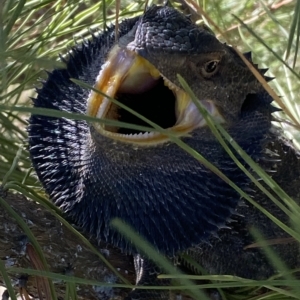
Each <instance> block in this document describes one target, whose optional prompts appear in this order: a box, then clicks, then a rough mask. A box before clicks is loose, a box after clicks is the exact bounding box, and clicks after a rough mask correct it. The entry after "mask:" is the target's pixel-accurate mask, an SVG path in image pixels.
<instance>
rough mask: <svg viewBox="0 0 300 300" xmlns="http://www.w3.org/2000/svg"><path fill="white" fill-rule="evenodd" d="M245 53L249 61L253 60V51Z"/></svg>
mask: <svg viewBox="0 0 300 300" xmlns="http://www.w3.org/2000/svg"><path fill="white" fill-rule="evenodd" d="M243 54H244V56H245V57H246V58H247V59H248V60H249V61H252V53H251V51H249V52H245V53H243Z"/></svg>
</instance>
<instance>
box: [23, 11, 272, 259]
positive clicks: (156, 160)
mask: <svg viewBox="0 0 300 300" xmlns="http://www.w3.org/2000/svg"><path fill="white" fill-rule="evenodd" d="M115 40H116V39H115V34H114V28H113V27H111V28H109V29H107V30H106V32H104V33H102V34H100V35H99V36H94V37H93V39H92V40H90V41H86V42H84V43H83V44H82V45H80V46H77V47H75V48H74V49H73V51H72V53H70V55H69V58H68V60H66V68H65V69H60V70H54V71H53V72H52V73H50V75H49V78H48V79H47V81H46V82H45V83H44V84H43V87H42V88H41V89H39V90H38V91H37V92H38V95H37V97H36V99H34V106H35V107H45V108H48V109H54V110H57V111H64V112H70V113H80V114H88V115H89V116H93V117H97V118H102V119H113V120H118V121H122V122H128V123H134V124H138V125H146V126H147V125H148V124H147V123H143V122H142V121H141V120H140V119H139V118H137V117H135V116H133V115H132V114H130V113H128V112H127V111H126V110H124V109H123V108H121V107H119V106H118V105H116V104H114V103H113V102H112V101H110V99H109V97H113V98H116V99H117V100H118V101H119V102H121V103H122V104H125V105H127V106H128V107H130V108H131V109H133V110H134V111H137V112H139V113H140V114H142V115H144V116H145V117H147V118H148V119H150V120H151V121H152V122H154V123H157V124H158V125H159V126H161V127H163V128H166V129H169V130H173V131H175V132H177V133H178V135H179V136H181V137H182V140H183V141H184V142H185V143H187V144H188V145H189V146H190V147H192V148H194V149H195V151H198V152H199V153H201V155H203V156H204V157H205V158H206V159H207V160H209V161H210V162H211V163H212V164H214V165H215V166H216V167H217V168H219V169H220V170H221V171H222V172H223V173H224V174H225V175H226V176H227V177H229V178H230V179H231V180H233V181H234V182H235V183H236V184H237V185H238V186H240V187H241V188H243V187H246V186H247V185H248V184H249V179H248V178H247V177H246V176H245V174H244V173H243V172H242V171H241V170H240V169H239V168H237V166H236V165H235V163H234V162H233V161H232V160H231V158H230V157H228V156H227V155H226V153H225V151H224V149H223V148H222V146H220V144H219V143H218V142H217V141H216V139H215V137H214V135H213V134H212V133H211V132H210V130H209V129H208V128H207V126H205V120H204V119H203V117H202V116H201V114H200V113H199V111H198V109H197V108H196V106H195V105H194V103H193V102H192V101H191V100H190V98H189V96H188V95H187V94H186V93H185V92H184V91H183V89H182V88H181V87H180V84H179V83H178V80H177V74H181V75H182V76H183V77H184V78H185V80H186V81H187V82H188V84H189V85H190V87H191V88H192V89H193V90H194V92H195V93H196V96H197V98H198V100H199V101H201V103H202V104H203V105H204V106H205V107H206V108H207V110H208V111H209V112H210V114H212V115H213V116H215V117H216V118H217V119H218V120H219V121H220V122H223V123H224V124H225V125H226V126H227V129H228V130H229V132H230V134H231V136H232V137H233V138H234V139H236V141H237V142H239V143H240V145H241V146H242V147H243V149H244V150H245V151H247V153H248V154H249V155H251V156H252V157H253V158H254V159H258V158H259V157H260V156H261V155H262V154H261V153H262V150H263V146H264V143H265V140H266V137H267V135H268V132H269V129H270V126H271V122H270V115H271V109H270V107H271V105H270V103H271V102H272V99H270V97H269V96H268V94H267V93H265V92H264V90H263V89H262V88H261V87H260V86H259V84H258V82H257V81H256V79H255V78H254V77H253V76H252V74H251V73H250V71H249V70H248V69H247V68H246V66H245V65H244V64H243V63H242V61H241V60H240V58H239V57H238V56H237V55H236V54H235V52H234V51H233V50H232V49H231V48H230V47H228V46H226V45H223V44H222V43H220V42H219V41H218V40H217V39H216V38H215V37H214V36H213V35H212V34H211V33H209V32H208V31H207V30H205V29H203V28H201V27H198V26H196V25H195V24H193V23H192V22H191V21H190V20H189V19H188V18H186V17H185V16H183V15H182V14H180V13H179V12H178V11H176V10H175V9H173V8H169V7H157V6H154V7H152V8H150V9H149V10H148V11H147V12H146V13H145V14H144V15H142V16H141V17H140V18H134V19H129V20H125V21H123V22H122V23H121V24H120V26H119V41H118V42H117V43H116V41H115ZM70 78H75V79H79V80H81V81H84V82H86V83H87V84H88V85H92V86H94V87H95V88H96V89H98V90H100V91H101V92H102V93H104V94H106V95H107V96H109V97H107V96H103V95H100V94H99V93H97V92H95V91H94V90H89V89H86V88H83V87H82V86H80V85H77V84H75V83H74V82H73V81H72V80H70ZM29 123H30V125H29V128H28V132H29V150H30V156H31V160H32V163H33V166H34V168H35V170H36V173H37V175H38V177H39V179H40V181H41V182H42V184H43V186H44V187H45V189H46V191H47V193H48V194H49V196H50V198H51V200H52V201H53V202H54V203H55V204H56V205H57V206H59V207H60V208H61V209H62V210H63V211H64V212H66V213H68V214H69V215H70V216H71V217H72V218H73V220H74V222H76V224H78V225H80V226H82V227H83V228H84V229H85V230H86V231H88V232H90V233H92V234H93V235H95V236H97V237H98V238H99V240H102V241H105V242H108V243H112V244H113V245H115V246H117V247H120V248H121V249H123V250H127V251H130V252H132V251H136V249H135V247H134V246H133V245H131V243H130V242H128V241H127V240H125V239H124V238H123V237H122V236H121V235H120V234H119V233H118V232H116V231H115V230H114V229H112V228H111V226H110V221H111V220H112V219H113V218H121V219H122V220H124V221H125V222H126V223H128V224H130V225H131V226H132V227H133V228H134V229H135V230H136V231H137V232H138V233H139V234H140V235H142V236H143V237H144V238H145V239H147V240H148V241H149V242H151V243H152V244H153V245H154V246H155V247H156V248H157V249H158V250H160V251H162V252H164V253H167V254H169V255H170V254H174V253H176V252H178V251H179V250H185V249H187V248H188V247H191V246H193V245H196V244H198V243H200V242H202V241H203V240H206V239H207V238H208V237H209V235H210V234H212V233H213V234H217V232H218V231H219V230H220V228H222V227H223V226H225V224H226V222H227V220H228V219H229V218H230V216H232V214H234V211H235V209H236V207H237V205H238V203H239V201H240V196H239V195H238V194H237V193H236V192H235V191H234V190H233V189H232V188H231V187H230V186H229V185H228V184H227V183H225V182H224V181H223V180H222V179H221V178H219V177H218V176H217V175H215V174H214V173H213V172H211V171H210V170H208V169H207V168H205V167H204V166H203V165H202V164H201V163H199V162H198V161H196V160H195V159H194V158H193V157H192V156H191V155H190V154H188V153H186V152H185V151H184V150H182V149H181V148H180V147H178V146H177V145H176V144H175V143H173V142H171V141H170V140H168V138H167V136H164V135H162V134H160V133H157V132H136V131H132V130H129V131H128V129H126V128H118V127H115V126H107V125H102V124H100V123H99V124H100V125H99V124H98V123H93V124H90V123H88V122H86V121H84V120H72V119H66V118H60V117H46V116H40V115H32V116H31V118H30V121H29Z"/></svg>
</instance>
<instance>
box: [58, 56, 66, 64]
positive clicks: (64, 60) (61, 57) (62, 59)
mask: <svg viewBox="0 0 300 300" xmlns="http://www.w3.org/2000/svg"><path fill="white" fill-rule="evenodd" d="M59 58H60V60H61V61H62V62H63V63H64V64H67V63H68V61H67V60H66V59H65V58H64V57H63V56H62V55H61V54H59Z"/></svg>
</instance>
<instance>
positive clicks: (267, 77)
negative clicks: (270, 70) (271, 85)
mask: <svg viewBox="0 0 300 300" xmlns="http://www.w3.org/2000/svg"><path fill="white" fill-rule="evenodd" d="M264 78H265V80H266V82H270V81H272V80H273V79H275V77H270V76H264Z"/></svg>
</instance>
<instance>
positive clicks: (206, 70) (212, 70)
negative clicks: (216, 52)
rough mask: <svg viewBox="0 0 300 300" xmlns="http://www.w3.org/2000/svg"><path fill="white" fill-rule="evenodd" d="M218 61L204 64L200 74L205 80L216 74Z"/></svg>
mask: <svg viewBox="0 0 300 300" xmlns="http://www.w3.org/2000/svg"><path fill="white" fill-rule="evenodd" d="M219 62H220V61H219V60H216V59H215V60H210V61H208V62H206V63H205V64H204V65H203V67H202V68H201V72H202V75H203V77H205V78H209V77H211V76H213V75H214V74H216V72H217V71H218V69H219Z"/></svg>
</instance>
